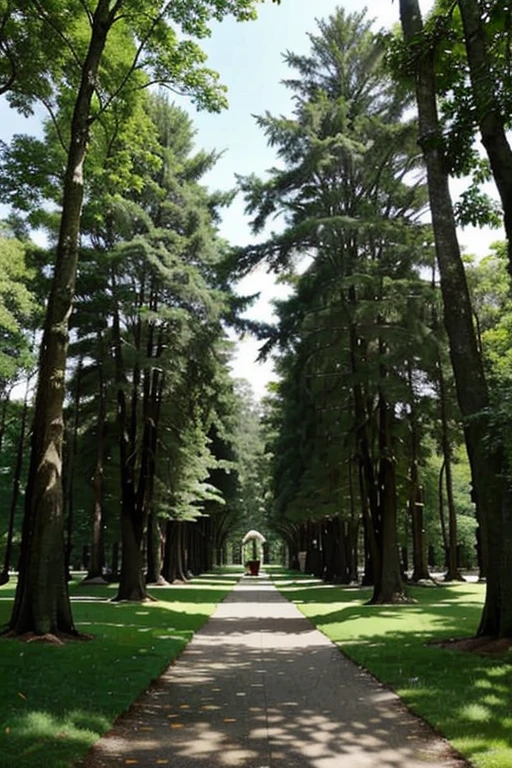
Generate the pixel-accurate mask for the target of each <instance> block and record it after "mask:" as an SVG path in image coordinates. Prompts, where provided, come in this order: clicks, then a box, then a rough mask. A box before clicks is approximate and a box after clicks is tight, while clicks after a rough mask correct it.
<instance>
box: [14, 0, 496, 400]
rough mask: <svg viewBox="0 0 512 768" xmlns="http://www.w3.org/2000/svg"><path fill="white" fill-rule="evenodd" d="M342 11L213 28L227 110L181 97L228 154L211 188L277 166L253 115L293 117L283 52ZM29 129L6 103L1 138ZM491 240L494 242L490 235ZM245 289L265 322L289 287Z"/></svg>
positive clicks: (238, 238)
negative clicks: (203, 108) (206, 108)
mask: <svg viewBox="0 0 512 768" xmlns="http://www.w3.org/2000/svg"><path fill="white" fill-rule="evenodd" d="M432 4H433V0H421V2H420V6H421V10H422V12H423V13H426V12H427V11H428V10H429V9H430V7H431V6H432ZM340 6H342V7H343V8H344V9H345V10H346V11H347V12H349V13H351V12H355V11H360V10H361V9H362V7H364V6H363V4H362V3H361V2H359V0H344V1H343V0H342V1H341V2H337V1H336V0H281V4H280V5H276V4H275V3H272V2H270V0H266V2H265V3H264V4H262V5H260V6H259V16H258V19H257V21H252V22H246V23H237V22H235V21H234V20H233V19H232V18H228V19H225V20H224V21H223V22H222V23H218V24H215V25H214V27H213V29H212V36H211V38H209V39H208V40H206V41H203V42H202V47H203V48H204V50H205V51H206V52H207V54H208V57H209V58H208V66H210V67H211V68H212V69H214V70H216V71H218V72H219V74H220V78H221V82H223V83H224V84H225V85H226V86H227V87H228V99H229V109H227V110H225V111H224V112H223V113H222V114H208V113H206V112H197V110H196V109H195V108H194V107H193V106H192V105H190V104H187V102H186V101H185V100H184V99H181V98H179V97H177V98H176V103H177V104H179V105H180V106H182V107H183V108H185V109H187V110H188V111H189V113H190V115H191V117H192V119H193V121H194V124H195V126H196V129H197V135H196V148H197V149H216V150H217V151H219V152H222V156H221V158H220V159H219V161H218V162H217V164H216V167H215V168H214V169H213V170H212V171H211V172H210V173H209V174H208V176H206V177H205V178H204V182H205V183H206V184H207V185H208V186H209V187H211V188H213V189H222V190H226V189H231V188H233V187H234V185H235V174H241V175H247V174H251V173H255V174H256V175H258V176H264V175H265V172H266V171H267V170H268V169H269V168H270V167H272V166H273V165H274V164H275V163H276V158H275V155H274V152H273V150H272V149H271V148H270V147H268V146H267V142H266V138H265V136H264V134H263V132H262V131H261V130H260V129H259V128H258V126H257V124H256V120H255V117H254V116H255V115H261V114H264V113H265V112H266V111H268V112H270V113H271V114H274V115H278V114H284V115H286V114H290V113H291V108H292V105H291V101H290V98H289V93H288V90H287V89H286V87H285V86H284V85H283V83H282V81H283V79H286V77H288V76H289V74H290V71H289V69H288V68H287V66H286V64H285V62H284V60H283V54H284V53H285V52H286V51H292V52H293V53H303V54H307V53H308V51H309V39H308V33H311V34H315V33H316V32H317V29H318V27H317V19H324V18H326V17H328V16H330V15H331V14H332V13H333V12H334V11H335V9H336V8H337V7H340ZM366 8H367V15H368V18H369V19H374V20H375V29H379V28H382V27H384V28H390V27H391V26H392V25H393V24H396V23H398V21H399V11H398V0H368V2H367V3H366ZM23 130H27V129H26V128H24V127H23V121H22V120H21V118H19V117H18V116H17V115H16V114H15V113H13V112H10V111H9V110H8V109H7V107H6V106H5V102H4V103H2V102H0V139H4V140H7V139H9V138H10V135H11V134H12V133H13V132H21V131H23ZM243 209H244V206H243V201H242V200H241V199H240V198H236V199H235V202H234V203H233V205H232V206H231V207H230V209H228V210H226V211H225V212H224V216H223V222H222V225H221V230H220V233H221V235H222V236H223V237H225V238H226V239H227V240H229V241H230V242H231V243H232V244H237V245H245V244H249V243H250V242H251V239H252V235H251V231H250V227H249V220H248V218H247V217H246V216H245V215H244V210H243ZM485 237H486V241H487V242H488V240H489V236H488V235H487V236H484V238H485ZM493 239H496V236H495V235H494V236H493ZM480 240H482V236H481V235H479V234H478V233H475V232H472V231H468V232H466V233H463V235H462V242H463V244H464V242H467V244H468V246H469V247H470V248H472V249H474V247H475V244H476V243H477V242H479V241H480ZM239 290H240V292H241V293H245V294H253V293H256V292H260V294H261V298H260V299H259V300H258V301H257V302H256V303H255V304H254V305H253V307H252V308H251V310H250V311H249V313H248V314H249V316H251V317H253V318H257V319H265V320H268V319H269V318H270V316H271V301H272V299H274V298H280V297H284V295H285V289H284V288H283V286H276V285H275V283H274V279H273V277H272V276H270V275H268V274H266V272H265V270H264V269H258V270H257V271H256V272H255V273H253V274H251V275H249V276H248V277H247V278H246V279H245V280H244V281H242V283H241V284H240V286H239ZM258 346H259V343H258V342H257V341H255V340H252V339H248V338H246V339H244V340H242V341H239V342H237V353H236V356H235V359H234V363H233V374H234V376H236V377H241V378H245V379H247V380H248V381H249V382H250V384H251V385H252V387H253V390H254V393H255V395H256V397H258V398H259V397H261V396H263V395H264V393H265V387H266V384H267V382H268V381H269V379H271V378H272V365H271V362H267V363H263V364H257V363H256V362H255V361H256V357H257V354H258Z"/></svg>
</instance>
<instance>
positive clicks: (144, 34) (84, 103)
mask: <svg viewBox="0 0 512 768" xmlns="http://www.w3.org/2000/svg"><path fill="white" fill-rule="evenodd" d="M77 7H78V8H79V9H81V11H82V15H81V17H79V21H78V24H77V25H76V26H75V27H74V30H76V31H77V37H76V38H75V39H73V30H69V29H68V28H67V27H66V26H64V24H63V21H64V18H63V16H62V15H61V12H60V7H59V6H58V5H57V6H54V5H53V4H52V5H51V6H50V8H49V9H43V8H42V6H40V5H39V3H38V2H36V0H34V2H32V3H29V8H28V14H29V16H30V14H33V13H34V12H36V13H37V14H38V17H39V18H41V19H42V21H43V22H45V24H46V23H48V24H49V25H50V27H51V28H52V29H58V30H59V34H60V37H61V41H62V44H63V48H64V49H65V50H66V52H67V56H66V57H64V68H63V71H66V74H67V73H68V72H72V75H71V77H70V78H69V80H68V81H66V83H65V86H68V87H69V90H68V91H67V94H69V96H70V102H69V103H70V107H71V108H70V115H71V118H70V120H69V123H68V125H67V131H66V134H65V135H64V136H63V139H64V142H65V146H66V163H65V172H64V181H63V185H62V211H61V218H60V229H59V236H58V241H57V249H56V260H55V265H54V271H53V281H52V288H51V293H50V296H49V301H48V307H47V313H46V319H45V324H44V330H43V338H42V343H41V356H40V362H39V380H38V388H37V395H36V402H35V414H34V424H33V430H32V445H31V461H30V470H29V479H28V484H27V493H26V498H27V507H26V517H25V523H24V531H23V547H22V559H21V563H20V566H21V567H20V578H19V582H18V588H17V594H16V600H15V605H14V609H13V614H12V617H11V622H10V629H11V631H13V632H15V633H18V634H22V633H24V632H26V631H29V630H30V631H34V632H35V633H36V634H38V635H44V634H45V633H48V632H52V633H55V632H59V631H62V632H68V633H69V632H71V633H73V634H74V633H75V628H74V625H73V620H72V616H71V610H70V604H69V599H68V596H67V587H66V583H65V578H64V561H63V557H64V556H63V546H62V439H63V431H64V426H63V400H64V394H65V367H66V357H67V343H68V342H67V337H68V323H69V316H70V313H71V309H72V305H73V297H74V290H75V278H76V269H77V259H78V237H79V231H80V216H81V211H82V202H83V194H84V185H83V182H84V163H85V157H86V152H87V147H88V144H89V138H90V134H91V128H92V126H93V125H94V124H95V123H98V121H99V120H101V118H102V115H103V114H104V113H105V111H106V110H107V109H108V108H109V107H110V105H111V103H112V102H113V101H114V100H115V99H119V98H125V99H127V100H128V101H129V99H128V92H129V89H130V88H133V87H134V86H135V87H137V86H140V85H143V84H145V82H144V80H143V79H141V77H140V75H139V74H138V71H139V70H140V68H141V67H142V68H144V70H145V72H146V73H147V76H146V82H147V81H148V80H151V79H153V80H154V81H157V82H160V83H162V84H163V85H167V86H169V87H172V88H177V89H181V90H182V91H185V92H188V93H190V94H192V96H193V97H194V98H195V100H196V101H197V102H198V103H199V104H200V105H202V106H206V107H208V108H210V109H220V108H221V107H222V106H223V104H224V97H223V94H222V91H220V90H219V89H218V88H217V87H216V83H215V75H214V73H212V72H210V71H208V70H206V69H204V68H203V67H202V63H203V61H204V55H203V53H202V51H201V50H200V49H199V48H198V46H197V45H196V44H195V43H193V42H191V40H190V39H187V38H183V39H181V40H180V39H179V37H178V34H176V32H175V31H174V29H173V27H172V26H171V24H176V26H177V27H178V28H179V29H180V30H181V32H182V33H183V34H184V35H186V36H189V35H191V36H195V37H199V38H201V37H204V36H206V35H207V34H208V33H209V28H208V23H209V21H210V20H211V19H219V20H220V19H221V18H222V17H223V16H224V15H226V14H227V13H233V14H234V15H235V16H236V17H237V18H239V19H242V20H243V19H249V18H252V17H253V16H254V2H251V1H250V0H234V1H233V2H230V3H229V4H226V2H225V0H213V1H212V2H206V1H203V2H201V3H200V8H199V9H198V8H197V4H196V3H194V4H176V3H173V2H158V3H156V4H155V3H152V2H147V3H142V4H141V3H132V2H129V0H116V2H114V3H111V2H110V0H97V2H96V3H95V4H94V8H93V10H92V11H89V10H88V9H85V8H84V6H83V5H82V4H81V3H77ZM20 10H23V9H20ZM73 10H75V6H73ZM64 16H65V15H64ZM117 29H121V30H122V36H121V39H123V37H124V40H125V43H126V47H127V49H128V50H130V49H131V51H132V52H133V58H132V61H131V62H129V63H128V65H127V66H125V67H121V71H119V72H117V71H115V67H112V68H109V66H108V65H109V63H113V62H112V59H109V58H108V54H109V49H108V43H109V41H110V40H111V39H112V38H113V37H114V32H115V31H117ZM118 39H119V38H118ZM72 65H74V66H75V67H76V69H74V68H73V66H72ZM66 67H68V69H67V70H66ZM60 93H61V94H63V95H64V94H66V87H64V88H63V89H61V91H60ZM50 551H51V552H52V554H53V556H52V558H51V559H50V560H49V559H48V552H50Z"/></svg>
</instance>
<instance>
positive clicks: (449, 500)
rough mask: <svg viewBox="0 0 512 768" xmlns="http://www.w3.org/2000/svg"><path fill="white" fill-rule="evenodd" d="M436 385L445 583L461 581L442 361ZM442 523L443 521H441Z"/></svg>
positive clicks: (438, 363)
mask: <svg viewBox="0 0 512 768" xmlns="http://www.w3.org/2000/svg"><path fill="white" fill-rule="evenodd" d="M437 371H438V384H439V403H440V409H441V444H442V450H443V466H444V475H445V480H446V504H447V507H448V537H447V539H448V548H447V550H446V551H447V563H446V565H447V571H446V574H445V577H444V578H445V581H462V576H461V575H460V572H459V568H458V564H457V513H456V511H455V501H454V498H453V481H452V451H451V444H450V433H449V428H448V415H447V413H446V388H445V384H444V374H443V368H442V361H441V359H440V358H438V361H437ZM443 522H444V520H443Z"/></svg>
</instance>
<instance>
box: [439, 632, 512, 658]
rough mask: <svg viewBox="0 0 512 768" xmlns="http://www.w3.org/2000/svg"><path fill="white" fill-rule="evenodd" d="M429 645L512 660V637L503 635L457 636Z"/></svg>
mask: <svg viewBox="0 0 512 768" xmlns="http://www.w3.org/2000/svg"><path fill="white" fill-rule="evenodd" d="M429 645H435V646H437V647H438V648H449V649H450V650H452V651H463V652H465V653H476V654H477V655H479V656H496V657H498V656H499V657H507V658H506V660H507V661H510V662H512V654H510V651H511V649H512V638H509V637H501V638H498V639H496V638H495V637H455V638H449V639H447V640H437V641H434V642H432V643H429Z"/></svg>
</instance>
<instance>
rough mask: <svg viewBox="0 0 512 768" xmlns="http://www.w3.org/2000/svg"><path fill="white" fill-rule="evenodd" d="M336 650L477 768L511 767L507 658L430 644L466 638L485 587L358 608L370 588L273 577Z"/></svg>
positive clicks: (510, 664) (510, 666)
mask: <svg viewBox="0 0 512 768" xmlns="http://www.w3.org/2000/svg"><path fill="white" fill-rule="evenodd" d="M273 578H274V579H275V584H276V586H277V587H278V588H279V589H280V590H281V592H282V593H283V594H284V595H285V596H286V597H287V598H288V599H289V600H291V601H293V602H294V603H296V604H297V606H298V608H299V609H300V610H301V611H302V613H303V614H304V615H305V616H307V617H308V618H309V619H310V620H311V621H312V622H313V623H314V624H315V626H317V627H318V629H320V630H322V632H324V633H325V634H326V635H327V636H328V637H329V638H330V639H331V640H333V641H334V642H335V643H336V644H337V645H339V647H340V649H341V651H342V652H343V653H345V654H346V655H347V656H349V657H350V658H351V659H353V660H354V661H356V662H357V663H358V664H359V665H361V666H363V667H365V668H366V669H368V670H369V671H370V672H371V673H372V674H373V675H374V676H375V677H377V678H378V679H379V680H380V681H382V682H383V683H385V684H386V685H389V686H390V687H391V688H393V690H395V691H396V692H397V693H398V694H399V695H400V696H401V697H402V699H403V700H404V701H405V702H406V703H407V705H408V706H409V707H410V708H411V709H412V710H413V711H414V712H416V713H417V714H419V715H420V716H421V717H423V718H424V719H425V720H427V721H428V722H429V723H431V725H433V726H434V727H435V728H436V729H438V730H439V731H441V732H442V733H443V734H444V735H445V736H446V737H447V738H448V739H449V740H450V742H451V743H452V744H453V746H454V747H455V748H456V749H457V750H459V752H461V753H462V754H463V755H464V756H465V757H467V758H469V759H470V760H471V761H472V762H473V763H474V765H475V766H478V768H512V653H511V652H510V651H509V652H507V653H506V655H505V656H501V657H500V658H488V657H482V656H478V655H475V654H470V653H464V652H461V651H455V650H449V649H446V648H440V647H436V646H435V645H431V643H432V642H435V641H438V640H443V639H448V638H458V637H464V636H471V635H472V634H474V632H475V630H476V628H477V626H478V621H479V617H480V613H481V608H482V603H483V599H484V590H485V586H483V585H481V584H476V583H469V582H466V583H461V584H450V585H446V586H425V587H416V588H412V589H411V590H410V592H411V596H412V597H413V598H414V599H415V600H416V602H415V603H413V604H409V605H399V606H369V605H365V603H366V601H367V600H368V599H369V597H370V595H371V589H361V588H351V587H341V586H332V585H326V584H323V583H322V582H320V581H317V580H315V579H311V578H308V577H303V578H301V577H300V576H299V577H297V575H296V574H295V575H292V574H284V573H281V574H279V573H278V572H275V573H274V574H273Z"/></svg>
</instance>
